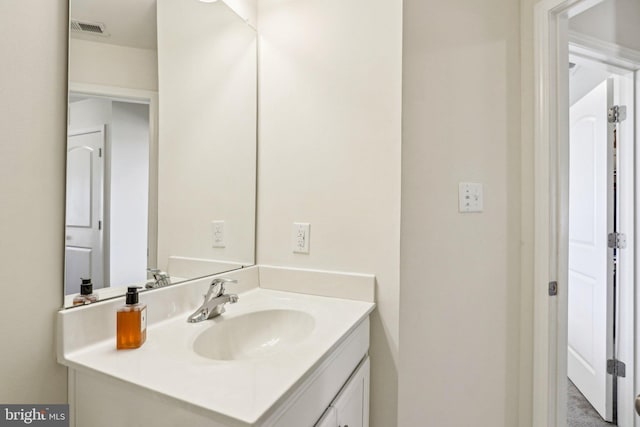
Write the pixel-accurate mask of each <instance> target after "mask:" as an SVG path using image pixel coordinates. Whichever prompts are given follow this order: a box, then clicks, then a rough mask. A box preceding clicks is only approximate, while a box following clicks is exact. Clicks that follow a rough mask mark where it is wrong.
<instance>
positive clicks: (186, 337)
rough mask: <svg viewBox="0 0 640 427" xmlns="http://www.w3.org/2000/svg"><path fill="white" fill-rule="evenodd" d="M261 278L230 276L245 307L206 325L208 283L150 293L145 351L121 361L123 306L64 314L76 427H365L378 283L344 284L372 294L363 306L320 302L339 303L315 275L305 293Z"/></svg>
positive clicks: (365, 279)
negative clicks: (194, 315) (201, 314)
mask: <svg viewBox="0 0 640 427" xmlns="http://www.w3.org/2000/svg"><path fill="white" fill-rule="evenodd" d="M260 268H261V267H252V268H249V269H245V270H242V271H239V272H234V273H229V274H227V275H225V277H233V278H237V279H238V280H239V285H238V287H239V289H237V290H236V291H237V293H238V296H239V301H238V302H237V303H236V304H232V305H227V306H226V312H225V313H224V314H223V315H221V316H219V317H216V318H214V319H211V320H206V321H202V322H199V323H188V322H187V317H188V316H189V314H190V312H192V311H193V309H194V308H195V307H197V306H198V305H199V303H200V302H201V296H200V295H202V294H203V293H204V291H206V289H207V287H208V284H209V282H211V278H205V279H201V280H197V281H193V282H189V283H185V284H183V285H176V286H172V287H169V288H165V289H160V290H156V291H153V292H150V293H147V294H145V293H143V294H142V295H141V296H140V299H141V301H144V302H145V303H146V304H147V306H148V311H149V326H148V330H147V342H146V343H145V344H144V345H143V346H142V347H141V348H139V349H136V350H126V351H117V350H116V349H115V337H114V319H115V308H116V307H117V305H118V304H121V303H122V302H121V301H120V300H112V301H105V302H103V303H98V304H93V305H90V306H85V307H81V308H76V309H72V310H64V311H61V312H60V313H59V318H58V333H59V340H58V360H59V362H60V363H62V364H63V365H65V366H67V367H68V368H69V402H70V405H71V418H72V425H75V426H77V427H82V426H95V427H99V426H113V425H119V426H144V425H154V426H167V427H169V426H177V425H194V426H211V427H236V426H238V427H240V426H244V427H246V426H265V427H266V426H273V427H276V426H278V427H293V426H295V427H305V426H309V427H312V426H321V427H330V426H331V427H337V426H342V427H346V426H349V427H360V426H368V412H369V407H368V406H369V358H368V355H367V354H368V348H369V314H370V313H371V311H372V310H373V309H374V307H375V304H374V303H373V301H372V298H371V297H370V296H372V295H373V279H372V276H364V275H346V276H345V275H342V276H343V277H337V276H336V278H335V280H334V282H335V283H338V282H340V283H342V282H344V281H345V277H346V282H349V281H353V282H354V283H355V282H359V283H356V285H355V288H357V287H360V289H368V285H367V283H369V282H370V288H371V289H370V290H367V291H365V292H364V294H362V293H360V292H359V291H357V292H355V294H353V293H352V294H350V295H349V297H353V296H354V295H356V294H358V293H360V294H362V295H364V296H363V298H361V299H360V300H357V299H347V298H336V297H330V296H321V295H317V294H322V293H324V294H327V293H329V294H330V293H332V291H331V286H321V285H318V284H321V283H322V282H323V281H325V280H327V276H326V275H325V276H322V275H323V274H325V273H319V272H309V276H308V277H309V280H308V281H309V286H301V285H295V284H293V281H295V280H297V278H298V277H299V276H300V274H301V271H300V270H298V271H295V272H293V274H289V275H287V274H286V273H285V274H284V276H283V275H282V273H283V271H284V270H282V271H277V272H276V274H275V275H274V274H273V271H271V272H269V271H267V269H263V274H262V275H261V274H260V273H259V272H260ZM347 276H348V277H347ZM270 277H271V279H272V280H273V281H275V282H277V286H271V288H273V287H278V288H280V289H281V288H282V287H283V283H284V284H285V286H284V287H287V286H288V285H286V283H287V282H290V283H291V285H290V286H293V287H294V288H295V289H296V292H291V291H286V290H274V289H270V286H269V283H268V282H269V278H270ZM283 277H284V278H283ZM287 277H289V279H287ZM329 277H330V275H329ZM261 278H262V279H264V280H262V281H261V280H260V279H261ZM329 280H330V279H329ZM265 282H267V283H265ZM314 282H315V283H316V285H314ZM322 289H324V291H322ZM334 289H336V288H334ZM337 289H342V290H341V291H340V292H342V293H343V295H336V296H345V295H346V294H344V292H353V291H352V290H353V289H354V287H351V288H349V287H348V286H346V287H345V286H339V287H337ZM345 289H351V291H349V290H345ZM305 291H310V292H312V293H316V295H310V294H305V293H300V292H305ZM340 292H338V293H340ZM367 299H369V300H371V301H367Z"/></svg>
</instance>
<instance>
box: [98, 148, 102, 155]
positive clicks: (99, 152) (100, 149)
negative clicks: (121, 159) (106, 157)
mask: <svg viewBox="0 0 640 427" xmlns="http://www.w3.org/2000/svg"><path fill="white" fill-rule="evenodd" d="M98 157H102V148H98Z"/></svg>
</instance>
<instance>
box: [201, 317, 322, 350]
mask: <svg viewBox="0 0 640 427" xmlns="http://www.w3.org/2000/svg"><path fill="white" fill-rule="evenodd" d="M314 328H315V319H314V318H313V317H312V316H311V315H309V314H307V313H305V312H303V311H298V310H288V309H279V310H263V311H255V312H251V313H246V314H243V315H240V316H236V317H230V318H222V320H221V321H219V322H216V323H215V324H213V325H211V327H209V328H207V329H206V330H205V331H203V332H202V333H200V335H198V337H197V338H196V339H195V341H194V343H193V350H194V351H195V352H196V353H197V354H199V355H200V356H202V357H206V358H208V359H214V360H247V359H258V358H263V357H267V356H271V355H273V354H276V353H279V352H281V351H283V350H286V349H290V348H292V347H293V346H295V345H296V344H298V343H300V342H301V341H303V340H304V339H305V338H307V337H308V336H309V335H310V334H311V332H313V330H314Z"/></svg>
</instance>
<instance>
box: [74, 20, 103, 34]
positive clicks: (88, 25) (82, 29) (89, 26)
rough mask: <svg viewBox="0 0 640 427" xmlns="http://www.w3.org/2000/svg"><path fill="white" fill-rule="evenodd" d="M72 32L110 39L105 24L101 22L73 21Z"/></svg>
mask: <svg viewBox="0 0 640 427" xmlns="http://www.w3.org/2000/svg"><path fill="white" fill-rule="evenodd" d="M71 31H74V32H76V33H82V34H91V35H94V36H102V37H109V33H107V31H106V30H105V26H104V24H102V23H100V22H86V21H85V22H83V21H78V20H77V19H72V20H71Z"/></svg>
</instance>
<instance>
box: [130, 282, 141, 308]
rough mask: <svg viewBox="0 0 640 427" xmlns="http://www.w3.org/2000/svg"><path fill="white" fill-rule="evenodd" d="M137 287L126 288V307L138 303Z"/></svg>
mask: <svg viewBox="0 0 640 427" xmlns="http://www.w3.org/2000/svg"><path fill="white" fill-rule="evenodd" d="M138 289H140V288H139V287H138V286H129V287H128V288H127V305H133V304H137V303H138Z"/></svg>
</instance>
